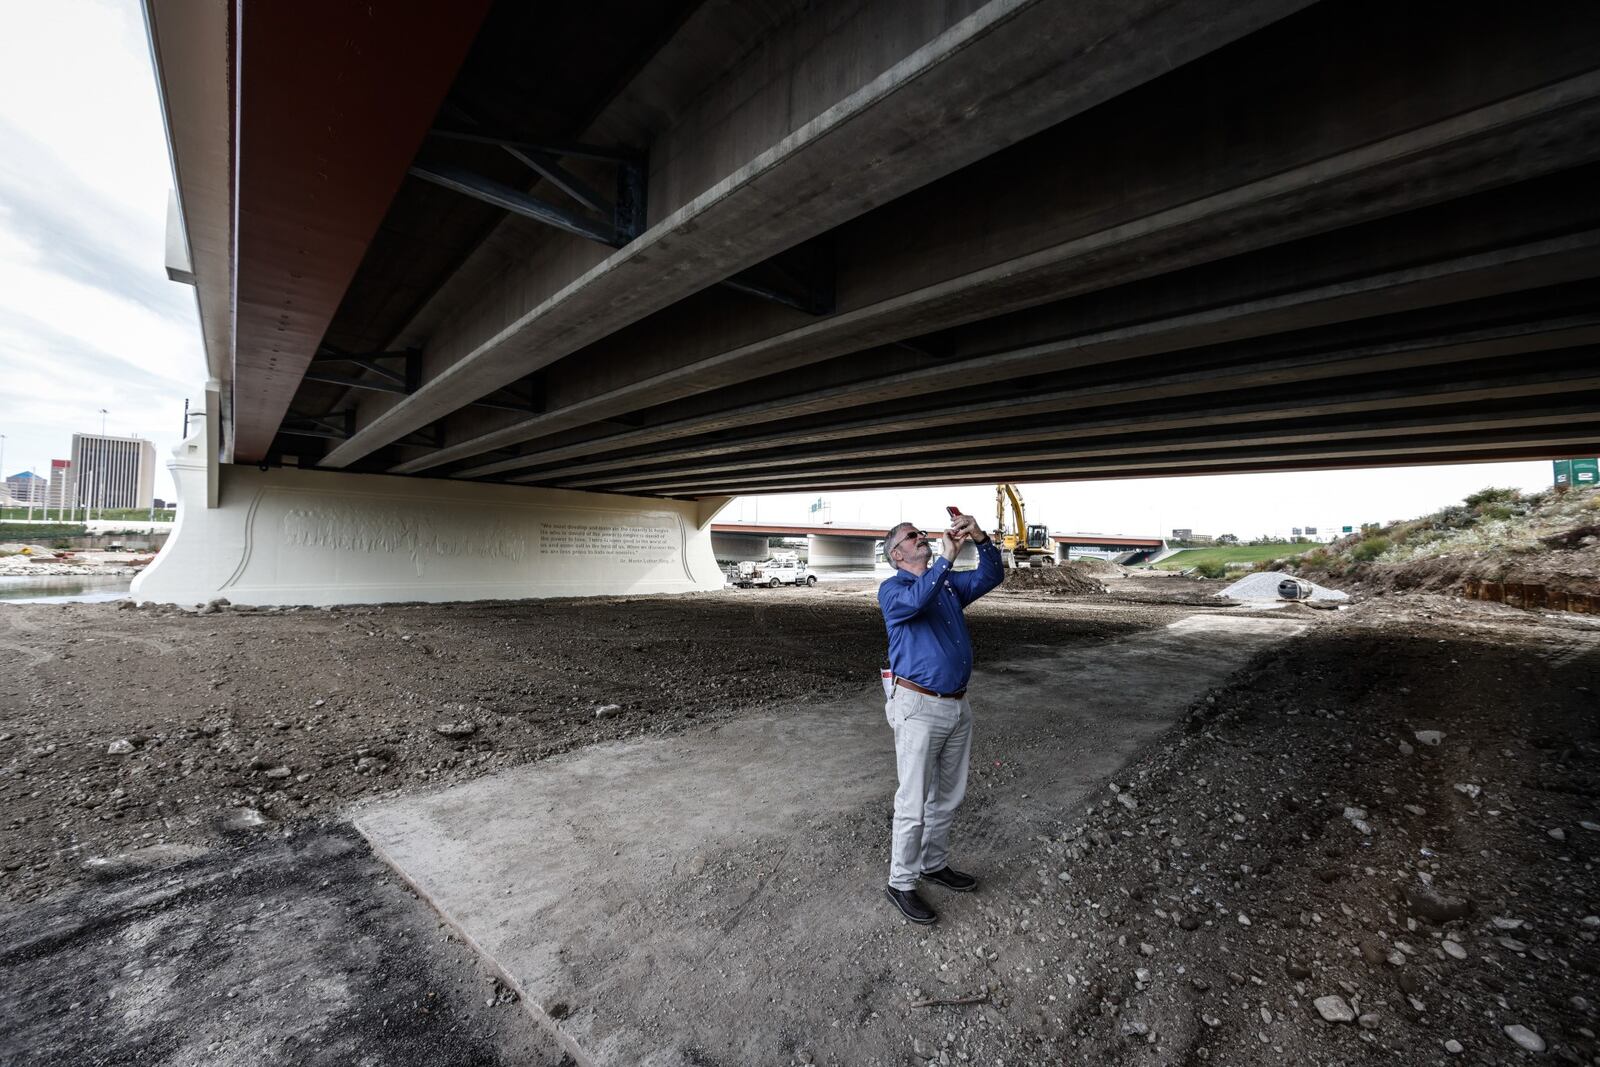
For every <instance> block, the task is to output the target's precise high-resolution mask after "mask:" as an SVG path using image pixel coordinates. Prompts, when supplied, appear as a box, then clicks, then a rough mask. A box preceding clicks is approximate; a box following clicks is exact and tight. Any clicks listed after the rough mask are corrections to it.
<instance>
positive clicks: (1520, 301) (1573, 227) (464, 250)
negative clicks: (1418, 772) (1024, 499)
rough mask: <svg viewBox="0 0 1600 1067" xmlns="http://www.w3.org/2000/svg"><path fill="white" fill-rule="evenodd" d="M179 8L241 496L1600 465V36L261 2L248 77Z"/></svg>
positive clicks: (1454, 13) (1461, 14)
mask: <svg viewBox="0 0 1600 1067" xmlns="http://www.w3.org/2000/svg"><path fill="white" fill-rule="evenodd" d="M169 6H174V7H176V0H147V9H148V10H149V12H150V22H151V31H152V36H153V39H154V42H155V45H156V48H155V51H156V55H157V60H158V65H159V66H160V68H161V71H162V81H163V87H164V90H165V92H166V102H167V111H168V120H169V127H170V129H171V135H172V140H173V151H174V159H175V161H176V163H177V170H178V175H179V185H180V190H179V191H180V202H181V203H182V205H183V211H184V221H185V223H186V227H187V233H188V238H189V243H190V246H191V247H190V250H191V258H192V260H193V264H194V275H195V280H196V285H197V286H198V289H199V295H200V305H201V311H202V317H203V319H204V320H205V321H206V322H207V324H208V328H207V341H208V355H209V356H210V358H211V364H212V368H213V374H214V376H217V377H218V378H219V379H220V383H221V393H222V396H223V403H222V404H221V405H220V407H221V411H222V414H223V422H222V425H221V427H220V430H219V432H220V436H221V443H220V451H221V455H222V458H223V459H224V460H231V461H236V462H240V463H252V464H253V463H258V462H263V463H266V464H268V465H269V466H270V465H293V466H300V467H315V468H322V469H324V470H326V471H343V472H346V473H347V474H350V475H373V474H383V475H391V476H401V477H405V478H411V479H417V480H421V481H423V482H424V483H425V484H431V485H441V484H451V483H489V484H504V485H507V486H517V487H530V488H540V489H561V490H567V491H577V492H582V493H590V494H597V495H602V496H604V495H611V494H621V495H624V496H627V497H635V498H637V497H644V498H678V499H684V500H689V499H698V498H709V497H717V496H727V495H732V494H747V493H768V492H785V491H800V490H817V489H851V488H872V487H885V486H910V485H919V484H948V483H961V482H973V483H976V482H984V481H993V480H1008V481H1017V480H1021V481H1037V480H1057V479H1087V478H1110V477H1131V476H1149V475H1169V474H1200V473H1222V472H1237V471H1269V470H1308V469H1316V468H1326V467H1370V466H1384V465H1394V464H1414V463H1436V462H1470V461H1479V460H1482V461H1487V460H1502V459H1516V458H1537V457H1548V456H1552V455H1561V454H1574V453H1579V452H1592V451H1594V450H1595V449H1596V448H1597V447H1600V418H1597V416H1600V360H1596V358H1595V347H1594V342H1595V341H1596V338H1597V336H1600V288H1597V285H1596V276H1597V275H1600V197H1596V196H1595V195H1594V190H1595V189H1596V188H1600V7H1596V6H1595V5H1593V4H1586V3H1580V2H1556V3H1551V4H1548V5H1542V6H1541V7H1540V10H1539V16H1538V17H1537V18H1530V17H1528V16H1527V13H1526V12H1524V11H1520V10H1516V9H1512V8H1508V7H1506V6H1505V5H1496V4H1488V3H1481V4H1480V3H1469V4H1467V5H1465V6H1464V7H1463V6H1462V5H1456V6H1455V7H1453V8H1451V9H1450V10H1449V12H1448V17H1446V15H1445V14H1444V13H1442V11H1441V9H1437V8H1433V7H1429V6H1426V5H1399V6H1396V5H1378V4H1376V3H1363V2H1358V3H1355V4H1348V3H1341V4H1334V3H1330V2H1323V3H1312V2H1309V0H1243V2H1241V0H1230V2H1228V3H1223V2H1220V0H1216V2H1211V0H1196V2H1193V3H1188V4H1184V5H1170V4H1166V3H1161V2H1157V0H1145V2H1140V0H1135V2H1131V3H1127V4H1116V5H1102V6H1101V7H1100V8H1096V9H1094V10H1085V9H1082V7H1081V5H1067V4H1055V3H1049V2H1046V0H1037V2H1028V0H992V2H989V3H981V2H977V0H969V2H966V3H959V4H926V5H922V4H859V3H852V2H849V0H824V2H821V3H816V2H812V3H802V2H800V0H770V2H764V3H761V4H749V3H738V2H734V0H704V2H699V3H692V2H687V0H686V2H684V3H681V4H677V5H674V4H662V5H656V6H655V7H654V8H652V9H651V13H650V14H648V15H641V14H639V10H638V9H637V6H636V5H625V4H621V3H620V2H613V0H600V2H597V3H591V4H586V5H571V6H570V9H566V10H563V11H561V12H560V13H557V14H554V15H552V14H550V13H549V12H539V13H537V14H535V13H531V12H529V11H528V10H525V5H518V4H513V3H510V2H508V0H502V2H498V3H490V2H489V0H480V2H479V3H477V4H471V3H468V4H461V5H453V6H452V9H451V13H450V14H449V15H442V14H439V13H437V12H435V13H431V14H429V15H426V16H420V15H415V14H412V15H406V14H404V13H401V12H398V11H392V10H388V9H371V10H369V9H368V8H367V7H365V6H362V7H361V12H365V14H360V13H357V12H356V9H355V7H354V6H352V7H351V8H350V10H349V11H346V10H345V8H344V7H343V6H341V5H331V6H326V7H324V6H313V5H309V4H295V3H283V4H275V5H270V6H268V5H260V4H245V5H240V6H239V10H240V11H241V12H243V14H242V15H241V16H240V17H239V19H238V20H237V21H232V20H229V19H219V20H217V25H216V26H215V27H213V30H212V32H214V33H215V34H224V35H226V36H227V41H224V42H222V43H228V41H231V42H232V44H233V45H234V46H235V47H234V49H233V50H236V51H237V53H238V54H239V55H240V56H241V57H242V60H241V62H240V63H239V64H238V65H237V70H236V72H235V71H234V70H233V69H232V68H228V67H227V65H226V63H225V62H223V61H224V60H225V59H226V56H227V55H228V54H229V51H230V49H228V48H220V49H218V48H209V46H211V45H215V44H217V43H218V42H216V41H207V40H204V39H203V38H204V37H205V32H206V31H205V29H204V27H201V28H199V29H197V28H196V24H195V23H194V22H193V20H188V21H185V20H180V19H178V18H176V16H173V17H168V12H167V9H168V7H169ZM302 8H303V10H302ZM258 12H259V14H258ZM374 12H376V13H374ZM202 46H208V47H202ZM352 57H354V58H352ZM218 64H221V69H220V70H219V69H217V68H218ZM290 75H293V77H290ZM208 77H209V78H210V82H207V78H208ZM229 79H233V81H232V82H231V83H229ZM218 80H221V81H222V82H223V83H224V84H225V85H226V86H228V87H229V88H230V91H231V92H232V94H233V98H234V105H233V110H232V112H231V113H230V114H223V115H222V116H221V117H220V119H219V115H218V114H216V113H215V109H213V110H212V111H211V112H206V111H205V110H204V109H201V108H196V107H194V106H192V105H193V103H194V101H193V99H192V96H193V93H194V92H195V91H196V90H193V89H192V86H194V85H204V84H210V83H211V82H216V81H218ZM286 85H289V86H292V88H291V89H284V88H283V87H284V86H286ZM186 87H191V88H188V89H186ZM186 92H188V94H189V95H185V93H186ZM223 120H225V121H223ZM219 121H223V125H224V127H225V133H226V135H227V137H228V138H229V140H230V142H231V143H232V144H233V146H234V147H235V148H236V162H235V164H234V165H233V167H232V169H231V170H230V168H229V166H228V153H226V152H223V153H221V154H220V155H219V154H218V153H216V152H215V151H214V149H215V148H216V143H215V142H216V139H217V136H218V132H217V124H218V122H219ZM208 149H209V150H213V151H211V152H210V154H208V153H207V150H208ZM219 190H220V191H219ZM219 203H220V204H221V205H222V206H224V207H228V206H231V208H232V210H221V209H220V208H219V207H218V204H219ZM230 248H232V249H234V250H235V251H234V252H233V253H232V257H233V258H232V260H231V261H230V258H229V254H228V253H227V252H226V250H227V249H230ZM229 316H232V323H231V329H225V328H222V327H223V326H227V325H228V320H229ZM218 322H220V323H221V326H218V327H217V328H213V325H214V324H216V323H218ZM219 346H222V347H221V349H220V350H219ZM424 495H426V492H425V491H424Z"/></svg>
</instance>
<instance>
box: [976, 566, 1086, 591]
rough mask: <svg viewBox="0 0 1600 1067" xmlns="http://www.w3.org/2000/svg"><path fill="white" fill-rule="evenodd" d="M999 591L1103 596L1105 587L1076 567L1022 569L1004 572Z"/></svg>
mask: <svg viewBox="0 0 1600 1067" xmlns="http://www.w3.org/2000/svg"><path fill="white" fill-rule="evenodd" d="M1000 588H1001V589H1003V590H1006V591H1007V592H1012V593H1023V592H1026V593H1054V594H1059V595H1061V596H1103V595H1105V591H1106V587H1105V586H1103V585H1101V584H1100V583H1099V582H1097V581H1095V580H1094V579H1093V578H1091V577H1089V576H1088V575H1087V574H1084V573H1083V572H1082V571H1080V570H1078V568H1077V567H1076V566H1066V567H1062V566H1056V567H1024V568H1021V569H1019V570H1010V571H1006V580H1005V584H1003V585H1002V586H1001V587H1000Z"/></svg>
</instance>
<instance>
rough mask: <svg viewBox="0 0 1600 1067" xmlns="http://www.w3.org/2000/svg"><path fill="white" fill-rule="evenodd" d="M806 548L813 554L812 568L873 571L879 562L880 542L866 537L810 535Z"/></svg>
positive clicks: (807, 538)
mask: <svg viewBox="0 0 1600 1067" xmlns="http://www.w3.org/2000/svg"><path fill="white" fill-rule="evenodd" d="M806 546H807V548H808V550H809V551H810V553H811V557H810V559H811V566H812V567H862V568H865V569H867V570H871V569H872V565H873V564H874V563H875V562H877V554H876V553H877V546H878V542H877V541H875V540H871V539H868V538H864V537H863V538H854V537H827V536H819V535H817V534H809V535H807V537H806Z"/></svg>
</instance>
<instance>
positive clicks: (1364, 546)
mask: <svg viewBox="0 0 1600 1067" xmlns="http://www.w3.org/2000/svg"><path fill="white" fill-rule="evenodd" d="M1392 547H1394V544H1393V542H1391V541H1390V540H1389V539H1388V538H1387V537H1368V538H1366V539H1365V540H1363V541H1362V542H1361V543H1360V544H1359V545H1357V546H1356V547H1355V549H1354V550H1353V551H1352V552H1351V553H1350V558H1351V559H1353V560H1355V561H1356V562H1357V563H1371V562H1372V561H1373V560H1375V559H1377V558H1378V557H1379V556H1381V555H1383V554H1384V553H1385V552H1387V551H1389V549H1390V548H1392Z"/></svg>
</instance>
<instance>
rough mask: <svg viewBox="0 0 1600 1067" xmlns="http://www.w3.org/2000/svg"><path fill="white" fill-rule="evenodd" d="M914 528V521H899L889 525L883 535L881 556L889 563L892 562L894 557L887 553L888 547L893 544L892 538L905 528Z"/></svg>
mask: <svg viewBox="0 0 1600 1067" xmlns="http://www.w3.org/2000/svg"><path fill="white" fill-rule="evenodd" d="M916 528H917V524H916V523H914V522H901V523H896V524H895V525H893V526H891V527H889V532H888V533H886V534H884V535H883V558H884V560H886V561H887V562H889V563H893V562H894V558H893V557H892V556H890V555H889V549H890V547H891V546H892V545H893V544H894V539H895V538H896V537H898V536H899V535H900V534H901V533H902V532H904V531H906V530H914V529H916Z"/></svg>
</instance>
